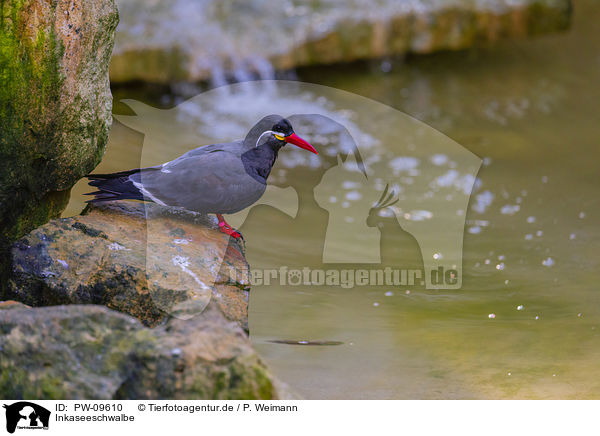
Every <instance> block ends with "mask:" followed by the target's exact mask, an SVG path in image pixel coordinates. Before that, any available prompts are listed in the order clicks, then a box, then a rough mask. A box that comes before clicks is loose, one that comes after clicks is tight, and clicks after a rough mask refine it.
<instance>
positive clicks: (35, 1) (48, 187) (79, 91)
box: [0, 0, 118, 248]
mask: <svg viewBox="0 0 600 436" xmlns="http://www.w3.org/2000/svg"><path fill="white" fill-rule="evenodd" d="M117 22H118V13H117V8H116V5H115V3H114V0H98V1H82V0H78V1H67V0H52V1H48V0H0V132H1V134H0V228H1V229H2V230H1V231H0V248H1V247H5V246H6V245H7V244H8V243H10V242H11V241H14V240H15V239H17V238H18V237H20V236H22V235H23V234H25V233H27V232H28V231H30V230H31V229H33V228H35V227H37V226H39V225H41V224H44V223H45V222H47V221H48V220H49V219H50V218H52V217H55V216H57V215H59V214H60V212H61V211H62V210H63V209H64V207H65V206H66V202H67V200H68V195H69V190H70V188H71V187H72V186H73V184H74V183H75V182H76V181H77V180H79V179H80V178H81V177H83V176H84V175H86V174H88V173H89V172H90V171H91V170H93V169H94V167H95V166H96V165H97V164H98V163H99V161H100V158H101V157H102V155H103V153H104V148H105V145H106V142H107V140H108V132H109V129H110V125H111V123H112V117H111V109H112V97H111V93H110V88H109V80H108V65H109V61H110V56H111V53H112V48H113V42H114V31H115V29H116V26H117Z"/></svg>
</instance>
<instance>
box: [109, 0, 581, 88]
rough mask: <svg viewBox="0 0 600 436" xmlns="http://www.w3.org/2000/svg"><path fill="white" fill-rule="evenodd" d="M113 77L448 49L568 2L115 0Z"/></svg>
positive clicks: (549, 28)
mask: <svg viewBox="0 0 600 436" xmlns="http://www.w3.org/2000/svg"><path fill="white" fill-rule="evenodd" d="M118 3H119V8H120V10H121V16H122V21H121V25H120V26H119V30H118V34H117V42H116V47H115V53H114V56H113V59H112V63H111V79H112V80H113V81H114V82H125V81H130V80H145V81H149V82H160V83H169V82H172V81H178V80H186V81H190V80H191V81H194V80H204V79H208V78H213V79H214V80H215V81H217V82H219V81H222V80H223V79H224V76H226V75H228V74H230V75H237V77H238V78H241V79H243V78H244V77H246V76H247V74H248V73H249V72H254V73H258V74H259V75H261V76H262V77H266V78H270V77H269V76H271V75H272V69H273V68H275V69H277V70H286V69H290V68H295V67H299V66H307V65H316V64H331V63H335V62H348V61H354V60H358V59H368V58H380V57H383V56H389V55H399V54H404V53H431V52H434V51H438V50H456V49H463V48H467V47H471V46H473V45H476V44H482V43H493V42H494V41H497V40H499V39H503V38H515V37H525V36H530V35H537V34H543V33H548V32H555V31H560V30H564V29H567V28H568V27H569V25H570V18H571V1H570V0H518V1H511V2H508V1H506V0H477V1H473V0H452V1H448V0H430V1H427V2H415V1H408V0H404V1H397V0H382V1H378V2H377V3H376V6H375V7H374V5H373V2H372V1H371V0H352V1H347V0H327V1H322V2H312V3H307V2H304V3H302V2H280V1H278V0H260V1H258V0H250V1H248V0H207V1H201V2H200V1H196V2H191V1H188V0H150V1H149V0H118Z"/></svg>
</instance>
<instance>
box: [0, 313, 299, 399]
mask: <svg viewBox="0 0 600 436" xmlns="http://www.w3.org/2000/svg"><path fill="white" fill-rule="evenodd" d="M0 349H1V350H2V358H1V359H0V396H2V397H3V398H13V399H48V400H50V399H52V400H57V399H90V400H92V399H93V400H100V399H120V400H122V399H138V400H139V399H178V400H182V399H222V400H223V399H281V398H291V397H292V396H291V394H290V393H289V392H288V391H287V388H286V387H285V385H283V384H281V383H280V382H278V381H277V380H276V379H275V378H274V377H273V376H272V375H271V374H270V372H269V371H268V369H267V368H266V366H265V365H264V363H263V362H262V361H261V360H260V358H259V357H258V356H257V355H256V352H255V351H254V350H253V348H252V346H251V344H250V341H249V339H248V337H247V336H246V334H245V333H244V332H243V330H242V329H241V328H240V327H239V325H237V324H236V323H234V322H230V321H228V320H226V319H225V317H224V316H223V314H222V313H221V311H220V310H219V309H218V308H217V305H216V304H215V303H214V302H211V303H210V304H209V306H208V307H207V309H206V310H205V311H204V312H203V313H202V315H201V316H198V317H195V318H193V319H190V320H187V321H182V320H177V319H171V320H170V321H169V322H168V323H167V324H166V325H164V326H160V327H157V328H155V329H148V328H145V327H143V326H142V325H141V324H140V323H139V322H138V321H137V320H136V319H134V318H132V317H130V316H128V315H124V314H121V313H118V312H115V311H112V310H110V309H107V308H105V307H101V306H95V305H88V306H76V305H72V306H54V307H44V308H27V307H25V306H23V305H19V304H10V305H6V306H5V305H0Z"/></svg>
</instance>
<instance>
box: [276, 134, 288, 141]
mask: <svg viewBox="0 0 600 436" xmlns="http://www.w3.org/2000/svg"><path fill="white" fill-rule="evenodd" d="M273 136H275V138H277V139H279V140H280V141H283V140H284V139H285V138H284V137H283V136H279V135H275V134H273Z"/></svg>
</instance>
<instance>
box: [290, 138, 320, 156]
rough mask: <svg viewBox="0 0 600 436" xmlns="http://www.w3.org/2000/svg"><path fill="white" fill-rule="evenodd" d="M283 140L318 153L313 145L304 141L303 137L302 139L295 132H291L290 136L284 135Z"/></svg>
mask: <svg viewBox="0 0 600 436" xmlns="http://www.w3.org/2000/svg"><path fill="white" fill-rule="evenodd" d="M285 142H288V143H290V144H294V145H295V146H297V147H300V148H303V149H305V150H308V151H312V152H313V153H314V154H319V153H318V152H317V150H316V149H315V147H313V146H312V145H310V144H309V143H308V142H306V141H305V140H304V139H302V138H301V137H299V136H298V135H296V134H295V133H292V134H291V135H290V136H286V137H285Z"/></svg>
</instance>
